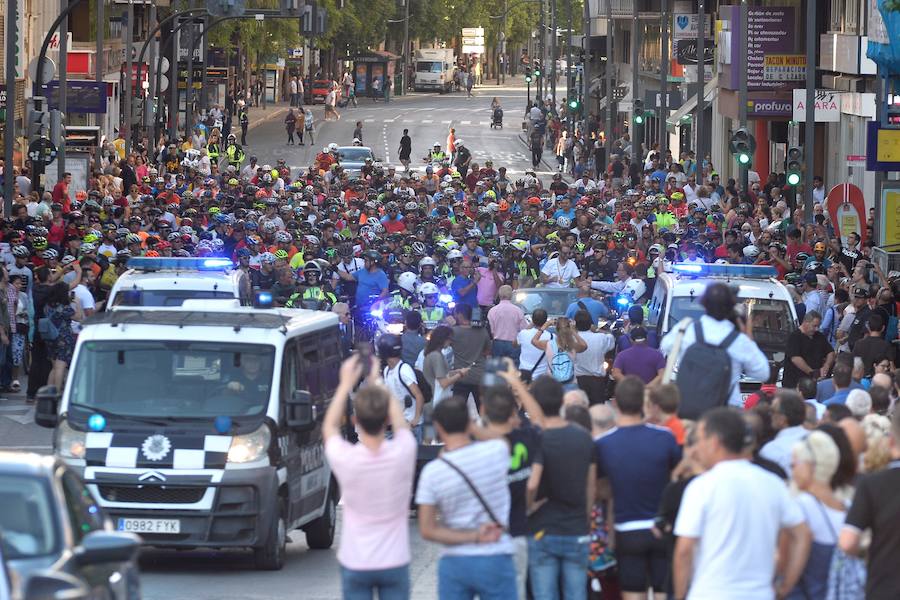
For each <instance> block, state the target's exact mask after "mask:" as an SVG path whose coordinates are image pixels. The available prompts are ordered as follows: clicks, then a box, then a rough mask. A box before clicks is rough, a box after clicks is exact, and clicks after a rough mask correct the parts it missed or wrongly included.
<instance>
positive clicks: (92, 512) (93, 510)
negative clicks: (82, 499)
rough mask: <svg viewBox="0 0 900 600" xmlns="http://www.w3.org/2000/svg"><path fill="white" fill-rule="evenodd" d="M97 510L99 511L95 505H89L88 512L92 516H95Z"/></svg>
mask: <svg viewBox="0 0 900 600" xmlns="http://www.w3.org/2000/svg"><path fill="white" fill-rule="evenodd" d="M99 510H100V509H98V508H97V507H96V506H95V505H93V504H91V505H90V506H89V507H88V512H89V513H91V514H92V515H96V514H97V512H99Z"/></svg>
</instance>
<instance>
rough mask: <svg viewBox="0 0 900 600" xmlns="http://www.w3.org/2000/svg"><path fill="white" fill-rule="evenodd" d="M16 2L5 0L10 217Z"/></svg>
mask: <svg viewBox="0 0 900 600" xmlns="http://www.w3.org/2000/svg"><path fill="white" fill-rule="evenodd" d="M17 14H18V5H17V2H16V0H6V123H4V129H3V161H4V162H3V175H4V177H3V215H4V216H5V217H7V218H9V217H10V216H11V215H12V201H13V193H14V192H15V187H14V185H15V181H16V180H15V177H13V176H12V172H13V156H14V153H15V146H14V142H15V135H16V128H15V122H16V119H15V116H16V36H15V35H14V34H15V31H16V27H17V23H18V19H16V15H17Z"/></svg>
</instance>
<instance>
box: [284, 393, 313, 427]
mask: <svg viewBox="0 0 900 600" xmlns="http://www.w3.org/2000/svg"><path fill="white" fill-rule="evenodd" d="M285 413H286V417H285V424H286V425H287V426H288V427H289V428H291V429H293V430H294V431H308V430H310V429H312V427H313V423H314V422H315V414H314V411H313V401H312V396H311V395H310V393H309V391H308V390H294V393H292V394H291V396H290V398H288V399H287V403H286V406H285Z"/></svg>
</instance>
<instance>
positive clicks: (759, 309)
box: [647, 263, 797, 399]
mask: <svg viewBox="0 0 900 600" xmlns="http://www.w3.org/2000/svg"><path fill="white" fill-rule="evenodd" d="M776 276H777V272H776V271H775V268H774V267H768V266H756V265H719V264H685V263H676V264H674V265H671V267H669V268H667V270H666V271H665V272H661V273H659V274H658V275H657V278H656V283H655V285H654V286H653V294H652V296H651V298H650V302H649V305H648V317H647V318H648V322H649V326H650V327H655V328H656V331H657V334H658V335H659V339H662V337H663V336H664V335H665V334H666V333H668V332H669V331H670V330H671V329H672V328H674V327H675V326H676V325H677V324H678V323H679V322H680V321H681V320H682V319H684V318H685V317H690V318H692V319H698V318H700V317H701V316H702V315H704V314H705V312H706V311H705V310H704V308H703V306H702V305H701V304H700V297H701V296H702V295H703V292H704V291H705V290H706V286H708V285H709V284H711V283H715V282H720V283H725V284H727V285H729V286H731V287H732V288H733V289H734V290H735V292H736V293H737V298H738V302H739V303H738V306H737V310H738V311H739V312H740V313H741V314H742V316H743V317H745V318H746V319H747V320H748V321H750V322H751V323H752V325H753V340H754V341H755V342H756V344H757V345H758V346H759V349H760V350H762V351H763V353H764V354H765V355H766V358H768V359H769V368H770V370H771V373H772V375H773V377H774V378H776V380H777V381H781V373H782V370H783V366H784V359H785V355H786V351H787V338H788V335H790V333H791V332H792V331H794V330H795V329H796V328H797V311H796V309H795V307H794V302H793V300H792V299H791V295H790V293H789V292H788V290H787V288H785V287H784V285H783V284H782V283H781V282H780V281H778V280H777V279H776ZM763 383H765V382H762V381H754V380H751V379H748V378H742V379H741V396H742V398H744V399H746V398H747V396H749V395H750V394H752V393H753V392H755V391H756V390H758V389H759V388H760V387H761V385H762V384H763Z"/></svg>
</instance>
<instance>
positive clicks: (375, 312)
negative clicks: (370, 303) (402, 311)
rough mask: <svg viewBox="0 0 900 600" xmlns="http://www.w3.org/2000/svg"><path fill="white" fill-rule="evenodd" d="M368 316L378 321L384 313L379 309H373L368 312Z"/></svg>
mask: <svg viewBox="0 0 900 600" xmlns="http://www.w3.org/2000/svg"><path fill="white" fill-rule="evenodd" d="M369 314H370V315H372V316H373V317H375V318H376V319H380V318H382V317H383V316H384V311H383V310H381V309H380V308H373V309H372V310H370V311H369Z"/></svg>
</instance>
